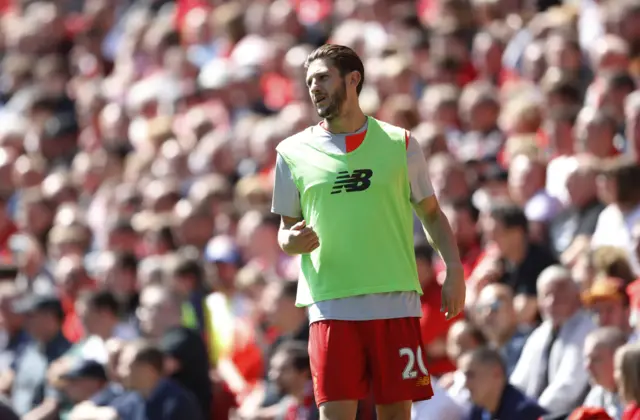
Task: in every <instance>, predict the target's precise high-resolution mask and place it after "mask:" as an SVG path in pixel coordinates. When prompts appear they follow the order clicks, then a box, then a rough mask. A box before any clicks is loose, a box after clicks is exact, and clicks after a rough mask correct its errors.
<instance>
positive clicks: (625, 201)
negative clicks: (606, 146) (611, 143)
mask: <svg viewBox="0 0 640 420" xmlns="http://www.w3.org/2000/svg"><path fill="white" fill-rule="evenodd" d="M602 176H603V177H605V178H606V179H608V180H609V182H610V183H611V186H610V187H611V189H612V190H613V191H612V198H613V202H612V203H611V204H609V205H608V206H607V207H606V208H605V209H604V210H603V211H602V213H600V216H599V217H598V223H597V225H596V230H595V232H594V233H593V237H592V238H591V247H592V248H597V247H599V246H603V245H610V246H615V247H619V248H622V249H624V250H625V252H626V253H627V257H628V259H629V262H630V263H631V267H632V268H633V270H634V271H635V272H636V273H640V262H638V259H637V257H636V254H635V244H634V243H633V238H632V236H631V231H632V228H633V226H634V225H635V224H636V223H638V222H639V221H640V184H638V179H639V178H640V166H638V164H637V163H636V162H635V161H633V160H631V159H630V158H627V157H621V158H618V159H617V160H615V161H614V162H613V163H612V164H611V165H610V166H609V167H608V168H606V170H605V171H604V173H603V175H602ZM606 179H605V181H606Z"/></svg>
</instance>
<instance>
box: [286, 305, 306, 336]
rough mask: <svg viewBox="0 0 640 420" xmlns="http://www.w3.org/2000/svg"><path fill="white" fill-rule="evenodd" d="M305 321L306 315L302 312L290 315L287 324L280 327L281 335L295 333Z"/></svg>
mask: <svg viewBox="0 0 640 420" xmlns="http://www.w3.org/2000/svg"><path fill="white" fill-rule="evenodd" d="M305 321H306V315H305V312H304V310H303V311H299V312H298V314H297V315H295V316H294V315H292V316H291V317H290V318H289V322H288V323H287V324H286V325H282V328H281V330H280V331H281V333H282V334H284V335H289V334H293V333H295V332H297V331H298V330H299V329H300V326H301V325H302V324H303V323H304V322H305Z"/></svg>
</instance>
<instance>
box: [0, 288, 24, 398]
mask: <svg viewBox="0 0 640 420" xmlns="http://www.w3.org/2000/svg"><path fill="white" fill-rule="evenodd" d="M18 299H19V295H18V289H17V288H16V287H15V285H14V284H13V283H9V282H3V283H0V328H2V330H4V332H5V334H6V340H5V342H4V343H2V345H0V394H4V393H7V392H8V391H9V389H8V388H7V386H8V385H10V378H8V375H9V373H10V371H11V369H13V368H14V367H15V364H16V363H17V361H18V359H19V358H20V357H21V356H22V354H23V352H24V350H25V349H26V347H27V345H28V344H29V343H30V342H31V337H30V336H29V334H27V331H26V328H25V317H24V315H23V314H19V313H16V312H15V311H14V305H15V302H16V301H17V300H18Z"/></svg>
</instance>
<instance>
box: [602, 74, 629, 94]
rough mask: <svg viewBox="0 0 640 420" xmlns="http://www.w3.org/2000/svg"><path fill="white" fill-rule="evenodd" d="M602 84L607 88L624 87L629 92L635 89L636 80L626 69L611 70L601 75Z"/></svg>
mask: <svg viewBox="0 0 640 420" xmlns="http://www.w3.org/2000/svg"><path fill="white" fill-rule="evenodd" d="M601 77H602V80H603V81H604V86H605V87H606V88H609V89H625V90H627V91H629V92H632V91H634V90H636V82H635V80H633V77H632V76H631V75H630V74H629V72H627V71H612V72H607V73H604V74H603V75H602V76H601Z"/></svg>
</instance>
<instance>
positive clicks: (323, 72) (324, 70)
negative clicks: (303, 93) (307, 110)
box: [307, 60, 347, 120]
mask: <svg viewBox="0 0 640 420" xmlns="http://www.w3.org/2000/svg"><path fill="white" fill-rule="evenodd" d="M307 88H308V89H309V96H310V97H311V101H312V102H313V105H314V106H315V108H316V112H317V113H318V115H319V116H320V117H322V118H325V119H327V120H331V119H334V118H336V117H338V116H339V115H340V113H341V112H342V107H343V105H344V103H345V101H346V99H347V86H346V80H345V78H344V77H342V76H341V75H340V72H339V71H338V69H337V68H335V67H334V66H330V65H329V63H327V62H326V61H325V60H315V61H313V62H312V63H311V64H310V65H309V68H308V69H307Z"/></svg>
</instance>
